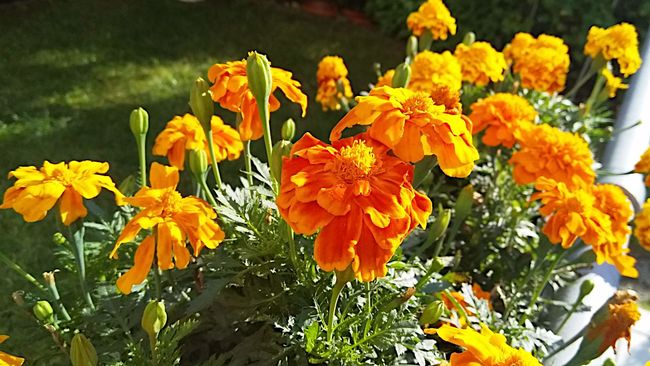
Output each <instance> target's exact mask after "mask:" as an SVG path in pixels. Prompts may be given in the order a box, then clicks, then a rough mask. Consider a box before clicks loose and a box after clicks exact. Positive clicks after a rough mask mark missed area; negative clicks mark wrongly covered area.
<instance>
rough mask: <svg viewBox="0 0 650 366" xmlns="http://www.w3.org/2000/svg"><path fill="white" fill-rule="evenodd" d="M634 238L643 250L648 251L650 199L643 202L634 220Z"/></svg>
mask: <svg viewBox="0 0 650 366" xmlns="http://www.w3.org/2000/svg"><path fill="white" fill-rule="evenodd" d="M634 236H636V238H637V239H638V240H639V244H640V245H641V246H642V247H643V248H644V249H645V250H650V199H648V200H647V201H645V203H644V204H643V209H642V210H641V212H639V213H638V214H637V215H636V217H635V218H634Z"/></svg>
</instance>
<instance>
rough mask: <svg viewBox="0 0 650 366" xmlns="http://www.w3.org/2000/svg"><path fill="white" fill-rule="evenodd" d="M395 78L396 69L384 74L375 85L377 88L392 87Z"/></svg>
mask: <svg viewBox="0 0 650 366" xmlns="http://www.w3.org/2000/svg"><path fill="white" fill-rule="evenodd" d="M393 76H395V69H390V70H387V71H386V72H385V73H384V75H382V76H380V77H379V78H378V79H377V83H376V84H375V88H379V87H380V86H392V85H393Z"/></svg>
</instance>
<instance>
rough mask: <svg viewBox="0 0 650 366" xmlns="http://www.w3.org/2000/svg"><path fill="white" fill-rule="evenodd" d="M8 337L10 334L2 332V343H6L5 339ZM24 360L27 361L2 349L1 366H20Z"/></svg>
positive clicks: (0, 353) (0, 355)
mask: <svg viewBox="0 0 650 366" xmlns="http://www.w3.org/2000/svg"><path fill="white" fill-rule="evenodd" d="M7 339H9V337H8V336H6V335H1V334H0V343H4V341H6V340H7ZM24 362H25V359H24V358H20V357H17V356H12V355H10V354H8V353H4V352H2V351H0V366H20V365H22V364H23V363H24Z"/></svg>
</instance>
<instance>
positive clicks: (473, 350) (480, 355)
mask: <svg viewBox="0 0 650 366" xmlns="http://www.w3.org/2000/svg"><path fill="white" fill-rule="evenodd" d="M436 333H437V334H438V336H440V338H442V339H444V340H445V341H447V342H449V343H453V344H455V345H457V346H460V347H463V348H465V351H463V352H462V353H453V354H452V355H451V359H450V366H479V365H481V366H512V365H517V366H542V364H541V363H540V362H539V361H538V360H537V359H536V358H535V357H533V356H532V355H531V354H530V353H529V352H526V351H525V350H524V349H523V348H519V349H515V348H512V347H510V346H509V345H508V343H506V337H504V336H503V335H501V334H499V333H493V332H492V331H491V330H490V329H489V328H488V327H486V326H485V325H483V326H482V329H481V332H480V333H479V332H477V331H475V330H474V329H471V328H465V329H459V328H454V327H452V326H450V325H447V324H445V325H443V326H441V327H440V328H438V330H437V331H436Z"/></svg>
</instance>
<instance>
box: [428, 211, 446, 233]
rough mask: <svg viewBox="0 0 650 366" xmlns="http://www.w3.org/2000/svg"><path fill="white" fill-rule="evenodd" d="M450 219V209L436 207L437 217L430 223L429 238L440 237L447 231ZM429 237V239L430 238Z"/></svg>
mask: <svg viewBox="0 0 650 366" xmlns="http://www.w3.org/2000/svg"><path fill="white" fill-rule="evenodd" d="M450 221H451V210H450V209H444V210H443V209H441V208H439V209H438V217H437V218H436V221H435V222H434V223H433V225H431V229H429V230H430V231H429V238H431V239H433V240H437V239H438V238H440V237H441V236H442V235H443V234H444V233H445V231H447V228H448V227H449V222H450ZM431 239H429V240H431Z"/></svg>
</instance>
